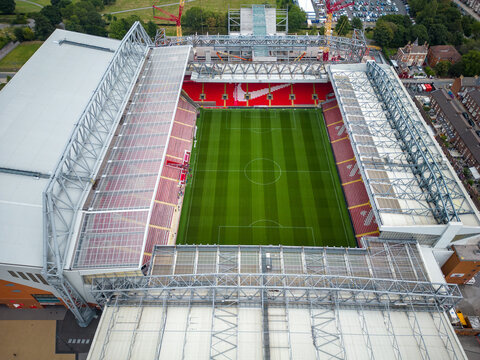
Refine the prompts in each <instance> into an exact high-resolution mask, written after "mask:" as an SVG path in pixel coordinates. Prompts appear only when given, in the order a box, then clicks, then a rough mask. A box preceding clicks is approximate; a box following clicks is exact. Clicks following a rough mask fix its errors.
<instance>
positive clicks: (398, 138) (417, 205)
mask: <svg viewBox="0 0 480 360" xmlns="http://www.w3.org/2000/svg"><path fill="white" fill-rule="evenodd" d="M328 72H329V75H330V79H331V81H332V86H333V88H334V90H335V94H336V98H337V100H338V104H339V107H340V110H341V113H342V117H343V119H344V123H345V125H346V130H347V131H348V134H349V138H350V141H351V143H352V147H353V150H354V154H355V157H356V159H357V162H358V164H359V166H360V171H361V174H362V178H363V181H364V183H365V185H366V188H367V192H368V194H369V197H370V200H371V203H372V207H373V209H374V211H375V212H376V218H377V222H378V223H379V226H380V230H386V228H385V227H389V226H390V227H397V228H398V227H404V228H405V229H407V228H408V226H410V227H411V228H410V229H409V230H408V231H410V232H412V231H413V232H415V231H417V232H421V231H420V230H418V226H424V225H437V224H448V223H461V224H463V228H462V229H461V230H459V232H458V233H457V234H458V235H467V234H478V233H480V219H479V215H478V212H477V210H476V209H475V206H474V205H473V203H472V202H471V200H470V198H469V196H468V195H467V194H466V192H465V189H464V188H463V186H462V185H461V182H460V180H459V179H458V177H457V175H456V174H455V172H454V170H453V169H452V167H451V165H450V164H449V163H448V160H447V159H446V157H445V156H444V154H443V153H442V150H441V148H440V147H439V145H438V144H437V143H436V140H435V138H434V135H433V133H432V131H431V129H430V128H428V126H427V125H426V123H425V121H424V120H423V118H422V117H421V115H420V113H419V112H418V110H417V109H416V107H415V104H414V103H413V101H412V100H411V98H410V96H409V95H408V93H407V91H406V90H405V88H404V87H403V85H402V84H401V82H400V80H399V79H398V77H397V76H396V75H395V73H394V71H393V69H392V68H391V67H389V66H386V65H378V64H375V63H373V62H368V63H366V64H352V65H330V66H329V68H328ZM382 226H383V228H382ZM412 226H413V228H412ZM412 229H414V230H412ZM415 229H416V230H415ZM425 229H427V228H425V227H424V230H423V231H425ZM430 229H431V230H429V231H431V234H432V235H433V234H435V235H439V234H441V230H439V229H438V228H437V230H434V228H430ZM427 233H428V232H427ZM424 234H425V232H424Z"/></svg>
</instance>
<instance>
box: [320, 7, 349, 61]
mask: <svg viewBox="0 0 480 360" xmlns="http://www.w3.org/2000/svg"><path fill="white" fill-rule="evenodd" d="M345 1H346V0H338V1H333V2H332V1H331V0H325V8H326V9H327V21H326V22H325V35H326V36H327V46H326V47H324V48H322V50H323V61H328V57H329V52H330V47H329V45H330V39H329V37H330V36H332V17H333V13H334V12H337V11H340V10H342V9H345V8H346V7H348V6H350V5H354V4H355V3H354V2H353V1H350V2H347V3H345Z"/></svg>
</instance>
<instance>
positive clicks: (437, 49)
mask: <svg viewBox="0 0 480 360" xmlns="http://www.w3.org/2000/svg"><path fill="white" fill-rule="evenodd" d="M429 53H430V54H432V55H433V56H435V57H436V58H438V59H440V60H451V61H453V62H456V61H459V60H460V59H461V58H462V56H461V55H460V53H459V52H458V51H457V49H455V47H453V46H452V45H436V46H431V47H430V49H429Z"/></svg>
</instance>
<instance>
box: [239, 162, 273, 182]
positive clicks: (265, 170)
mask: <svg viewBox="0 0 480 360" xmlns="http://www.w3.org/2000/svg"><path fill="white" fill-rule="evenodd" d="M243 172H244V174H245V177H246V178H247V179H248V180H249V181H250V182H252V183H253V184H256V185H271V184H274V183H276V182H277V181H278V180H279V179H280V177H281V176H282V168H281V167H280V165H279V164H278V163H277V162H276V161H273V160H271V159H266V158H256V159H253V160H250V161H249V162H248V163H247V165H245V168H244V169H243Z"/></svg>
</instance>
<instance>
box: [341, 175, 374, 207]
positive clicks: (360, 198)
mask: <svg viewBox="0 0 480 360" xmlns="http://www.w3.org/2000/svg"><path fill="white" fill-rule="evenodd" d="M342 186H343V193H344V194H345V198H346V200H347V205H348V207H349V208H350V207H352V206H358V205H362V204H367V203H368V202H369V199H368V194H367V190H365V184H364V183H363V182H362V181H358V180H357V182H353V183H343V184H342Z"/></svg>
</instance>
